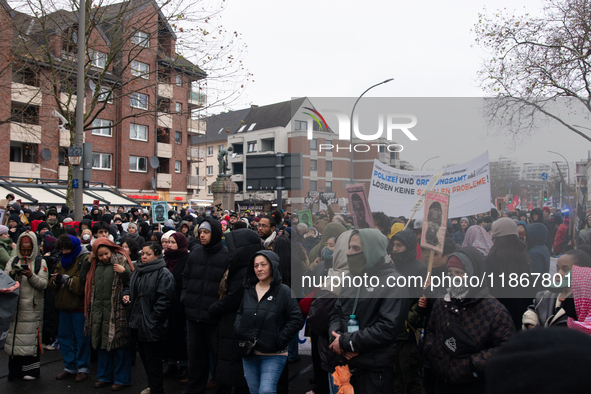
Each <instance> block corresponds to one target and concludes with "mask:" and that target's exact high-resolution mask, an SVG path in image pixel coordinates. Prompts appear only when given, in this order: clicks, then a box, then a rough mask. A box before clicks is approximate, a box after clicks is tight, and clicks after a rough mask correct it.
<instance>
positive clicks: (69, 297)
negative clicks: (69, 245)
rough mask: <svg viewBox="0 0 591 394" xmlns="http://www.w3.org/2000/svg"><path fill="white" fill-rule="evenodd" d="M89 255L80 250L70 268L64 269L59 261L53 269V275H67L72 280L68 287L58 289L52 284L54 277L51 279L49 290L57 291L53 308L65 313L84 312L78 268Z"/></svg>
mask: <svg viewBox="0 0 591 394" xmlns="http://www.w3.org/2000/svg"><path fill="white" fill-rule="evenodd" d="M89 255H90V253H89V252H88V250H86V248H82V252H81V253H80V254H79V255H78V257H77V258H76V261H75V262H74V264H72V265H71V266H70V268H68V269H67V270H66V269H64V267H62V262H61V260H60V262H59V263H58V264H57V266H56V267H55V271H54V273H55V274H62V275H68V276H69V277H70V278H72V280H71V281H70V284H69V285H67V286H66V285H60V286H59V288H58V286H56V284H55V282H54V279H55V277H52V279H51V281H50V282H49V288H51V289H53V290H56V291H57V294H56V295H55V307H56V308H57V309H59V310H61V311H67V312H74V311H82V310H84V285H83V284H82V280H81V279H80V267H81V266H82V264H83V262H84V263H85V262H86V260H88V256H89Z"/></svg>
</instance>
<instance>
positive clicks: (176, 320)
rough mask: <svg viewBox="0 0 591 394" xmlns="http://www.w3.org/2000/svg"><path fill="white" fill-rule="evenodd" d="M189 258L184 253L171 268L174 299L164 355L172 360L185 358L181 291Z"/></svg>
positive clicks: (184, 319) (185, 339) (185, 343)
mask: <svg viewBox="0 0 591 394" xmlns="http://www.w3.org/2000/svg"><path fill="white" fill-rule="evenodd" d="M188 259H189V253H188V252H187V253H185V255H184V256H182V257H181V258H180V259H179V261H177V263H176V266H175V267H174V269H173V270H172V276H173V277H174V283H175V299H174V300H173V301H172V305H171V306H170V312H169V316H170V318H169V319H170V320H169V324H168V334H167V335H166V348H165V351H164V356H165V357H167V358H172V359H174V360H186V359H187V335H186V333H185V331H186V328H187V318H186V316H185V307H184V306H183V304H182V302H181V293H182V291H183V272H184V270H185V267H186V265H187V260H188Z"/></svg>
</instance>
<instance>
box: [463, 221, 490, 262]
mask: <svg viewBox="0 0 591 394" xmlns="http://www.w3.org/2000/svg"><path fill="white" fill-rule="evenodd" d="M466 246H474V247H475V248H476V249H478V250H479V251H480V252H481V253H482V254H483V255H484V256H488V252H490V248H492V246H493V240H492V237H491V236H490V234H489V233H487V232H486V230H485V229H484V228H483V227H481V226H478V225H476V226H471V227H468V231H466V236H465V237H464V242H463V243H462V247H463V248H464V247H466Z"/></svg>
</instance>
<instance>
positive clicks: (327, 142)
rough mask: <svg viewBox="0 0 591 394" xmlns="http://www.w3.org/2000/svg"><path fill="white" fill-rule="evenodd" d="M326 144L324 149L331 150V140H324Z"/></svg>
mask: <svg viewBox="0 0 591 394" xmlns="http://www.w3.org/2000/svg"><path fill="white" fill-rule="evenodd" d="M326 145H328V146H327V147H326V148H325V149H324V150H332V140H326Z"/></svg>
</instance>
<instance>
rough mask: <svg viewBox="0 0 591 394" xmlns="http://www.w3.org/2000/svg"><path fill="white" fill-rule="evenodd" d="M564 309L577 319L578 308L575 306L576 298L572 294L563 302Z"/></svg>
mask: <svg viewBox="0 0 591 394" xmlns="http://www.w3.org/2000/svg"><path fill="white" fill-rule="evenodd" d="M562 309H564V312H565V313H566V315H567V316H568V317H572V318H573V319H575V320H577V309H576V308H575V299H574V298H573V296H572V294H571V295H570V296H568V298H567V299H565V300H564V301H563V302H562Z"/></svg>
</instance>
